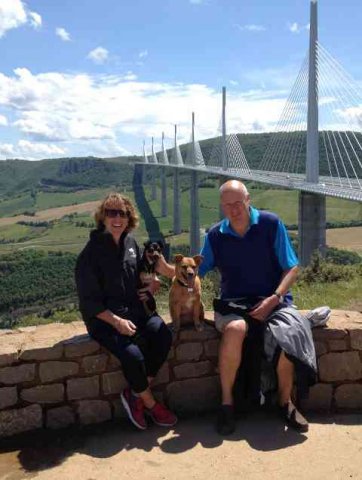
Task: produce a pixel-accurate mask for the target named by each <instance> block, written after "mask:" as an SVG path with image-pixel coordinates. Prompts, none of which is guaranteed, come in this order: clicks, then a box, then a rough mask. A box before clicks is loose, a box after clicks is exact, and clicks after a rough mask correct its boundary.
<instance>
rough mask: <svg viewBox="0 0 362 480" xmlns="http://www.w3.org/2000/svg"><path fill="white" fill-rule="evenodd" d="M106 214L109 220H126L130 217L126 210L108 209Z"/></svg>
mask: <svg viewBox="0 0 362 480" xmlns="http://www.w3.org/2000/svg"><path fill="white" fill-rule="evenodd" d="M104 213H105V214H106V217H109V218H116V217H117V216H119V217H120V218H126V217H128V215H129V213H128V212H126V211H125V210H117V209H115V208H106V209H105V211H104Z"/></svg>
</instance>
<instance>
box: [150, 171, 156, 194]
mask: <svg viewBox="0 0 362 480" xmlns="http://www.w3.org/2000/svg"><path fill="white" fill-rule="evenodd" d="M156 170H157V169H156V167H153V168H151V200H157V184H156V173H157V172H156Z"/></svg>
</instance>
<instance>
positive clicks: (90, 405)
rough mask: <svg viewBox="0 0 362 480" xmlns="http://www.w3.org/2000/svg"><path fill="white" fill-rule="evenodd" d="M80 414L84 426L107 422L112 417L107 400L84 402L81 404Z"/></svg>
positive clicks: (79, 407)
mask: <svg viewBox="0 0 362 480" xmlns="http://www.w3.org/2000/svg"><path fill="white" fill-rule="evenodd" d="M78 414H79V421H80V423H81V424H82V425H89V424H91V423H100V422H105V421H106V420H109V419H110V418H111V416H112V414H111V406H110V404H109V402H107V401H105V400H83V401H81V402H79V405H78Z"/></svg>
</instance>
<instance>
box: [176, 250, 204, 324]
mask: <svg viewBox="0 0 362 480" xmlns="http://www.w3.org/2000/svg"><path fill="white" fill-rule="evenodd" d="M202 260H203V257H202V256H201V255H195V256H194V257H184V256H183V255H181V254H177V255H175V276H174V278H173V279H172V285H171V289H170V295H169V306H170V314H171V318H172V323H173V328H174V332H178V331H179V329H180V326H181V325H182V324H183V325H185V324H189V323H191V322H193V323H194V325H195V328H196V330H198V331H201V330H202V329H203V328H204V326H203V323H202V321H203V320H204V306H203V304H202V302H201V282H200V278H199V277H198V276H197V267H198V266H199V265H200V263H201V262H202Z"/></svg>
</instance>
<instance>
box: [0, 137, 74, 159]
mask: <svg viewBox="0 0 362 480" xmlns="http://www.w3.org/2000/svg"><path fill="white" fill-rule="evenodd" d="M65 153H66V150H65V149H64V148H61V147H58V146H57V145H52V144H46V143H34V142H29V141H28V140H19V142H18V143H17V144H15V145H13V144H11V143H0V156H3V157H4V158H24V159H26V160H38V159H40V158H48V157H56V156H63V155H65Z"/></svg>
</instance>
